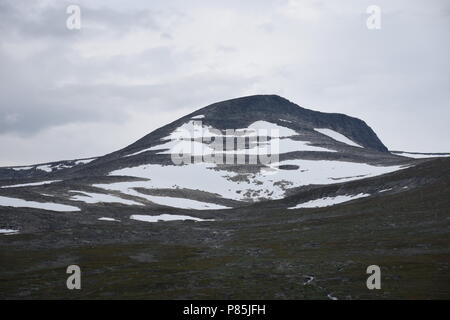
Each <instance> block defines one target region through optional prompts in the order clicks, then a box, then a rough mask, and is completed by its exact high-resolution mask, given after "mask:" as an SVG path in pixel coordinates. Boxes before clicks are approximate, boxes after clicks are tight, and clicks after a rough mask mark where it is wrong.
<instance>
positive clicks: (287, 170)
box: [0, 95, 450, 298]
mask: <svg viewBox="0 0 450 320" xmlns="http://www.w3.org/2000/svg"><path fill="white" fill-rule="evenodd" d="M413 156H414V157H413ZM445 156H446V154H419V153H405V152H401V151H395V152H394V151H393V152H390V151H389V150H388V149H387V148H386V146H385V145H384V144H383V143H382V142H381V141H380V139H379V138H378V137H377V135H376V134H375V132H374V131H373V130H372V129H371V128H370V127H369V126H368V125H367V124H366V123H365V122H363V121H362V120H359V119H356V118H353V117H350V116H347V115H343V114H335V113H332V114H331V113H322V112H317V111H313V110H308V109H305V108H302V107H300V106H298V105H296V104H294V103H292V102H290V101H288V100H286V99H284V98H282V97H279V96H275V95H257V96H250V97H243V98H238V99H232V100H227V101H223V102H218V103H214V104H212V105H209V106H206V107H203V108H201V109H198V110H197V111H195V112H193V113H191V114H188V115H186V116H184V117H182V118H180V119H177V120H175V121H174V122H172V123H169V124H167V125H165V126H163V127H161V128H159V129H157V130H155V131H153V132H151V133H149V134H148V135H146V136H144V137H143V138H141V139H139V140H138V141H136V142H134V143H132V144H130V145H129V146H127V147H125V148H123V149H121V150H118V151H115V152H113V153H110V154H107V155H104V156H100V157H95V158H89V159H76V160H66V161H58V162H52V163H46V164H36V165H30V166H25V167H5V168H0V234H4V235H8V236H2V235H0V242H1V245H2V247H3V248H5V250H4V255H5V259H2V260H5V261H9V262H8V263H6V264H4V265H3V266H2V267H1V268H0V280H1V279H3V278H5V279H8V282H7V283H8V284H11V287H8V288H5V289H4V290H3V289H2V290H0V292H2V293H1V294H3V295H5V297H21V296H24V297H32V296H33V295H35V294H36V295H37V296H38V297H43V296H44V297H61V296H66V295H67V293H65V292H63V291H59V289H54V290H53V289H49V287H47V285H43V284H42V283H41V282H40V280H39V279H40V278H39V277H37V276H36V277H34V276H33V275H31V274H30V272H29V271H26V270H35V269H37V270H41V273H40V274H42V276H43V277H44V278H45V279H46V282H45V283H47V284H48V285H49V286H51V284H52V283H53V284H54V283H57V282H58V281H60V280H59V279H57V278H55V275H54V273H52V270H53V269H54V267H55V266H58V267H62V266H64V265H65V264H72V263H80V264H82V265H84V266H88V267H89V268H90V269H89V270H92V273H88V275H87V276H88V277H90V279H91V280H90V281H91V282H90V284H89V286H91V287H90V288H91V291H89V290H87V291H85V292H89V293H86V296H84V297H100V296H101V295H102V294H105V295H111V294H115V296H120V297H127V294H129V297H150V298H151V297H153V298H161V297H166V298H192V297H194V298H198V297H202V298H216V297H223V296H221V292H222V291H220V290H218V291H217V290H216V289H213V288H222V289H224V288H227V292H229V296H228V297H230V298H239V297H242V294H243V293H242V292H244V291H245V290H244V291H239V286H237V287H236V281H238V279H239V278H240V277H241V278H242V279H241V280H242V281H243V283H245V285H246V286H247V287H248V288H251V290H250V289H249V290H250V291H249V296H248V297H253V298H256V297H258V296H257V295H255V292H261V287H260V286H259V284H258V283H259V282H260V281H261V279H263V278H262V276H261V275H264V278H265V281H266V285H267V286H264V288H266V289H265V290H266V291H264V292H266V294H267V297H268V298H283V297H288V298H300V297H304V298H326V297H327V296H328V295H332V296H339V297H340V298H341V297H345V296H346V295H347V296H348V295H349V293H348V292H347V291H346V286H345V285H344V286H340V285H337V284H336V283H335V282H333V281H331V280H330V281H328V280H327V279H334V278H339V279H341V278H342V279H352V281H353V280H354V281H358V280H357V279H359V278H360V277H361V276H360V273H358V272H360V271H357V270H359V269H355V268H363V267H364V266H366V267H367V265H366V264H367V263H369V264H374V263H380V264H381V263H384V264H385V265H386V266H387V267H388V268H392V269H389V270H391V271H390V272H391V273H390V275H391V276H392V278H390V279H391V280H387V281H388V282H389V281H391V283H392V284H393V285H394V286H395V285H396V282H395V281H394V280H395V279H396V278H395V277H396V276H399V272H400V274H401V276H406V275H408V274H409V275H411V274H413V275H414V276H415V275H416V272H417V270H419V269H420V270H422V269H423V268H426V269H427V270H429V272H434V273H435V272H437V270H439V269H440V268H447V267H448V261H449V260H448V248H449V247H450V246H449V243H448V241H442V240H440V239H442V237H445V236H444V235H445V234H448V228H447V227H446V226H448V221H449V217H448V212H450V210H449V209H450V203H449V201H448V199H450V197H448V195H449V191H448V190H449V186H448V182H449V181H450V161H449V160H450V159H448V158H445ZM435 157H444V158H435ZM164 221H170V222H164ZM151 222H153V223H151ZM436 235H442V236H436ZM411 244H414V247H410V246H411ZM393 248H394V249H395V250H394V249H393ZM397 249H398V250H397ZM333 250H334V251H333ZM429 254H434V255H435V261H434V262H433V264H432V265H431V266H426V267H423V266H422V265H421V263H425V262H424V261H425V260H427V255H429ZM371 255H373V256H376V259H372V258H371ZM393 255H395V256H396V259H397V261H400V262H399V263H400V265H401V266H402V267H401V268H403V269H401V268H400V269H401V270H400V269H395V268H396V264H395V261H394V260H395V259H393V258H392V256H393ZM412 256H413V258H411V257H412ZM43 257H44V258H43ZM92 257H97V259H99V261H101V262H102V263H103V264H96V263H95V262H94V261H93V260H92ZM408 257H409V260H408ZM43 259H44V260H45V261H46V262H44V260H43ZM377 259H378V260H377ZM411 259H412V260H413V261H414V263H416V264H417V265H420V267H418V268H416V267H415V265H414V263H413V264H411V263H410V264H408V262H411ZM372 260H373V261H372ZM96 261H97V260H96ZM179 261H185V262H186V263H183V265H182V266H181V267H180V266H179V264H177V263H179ZM323 261H329V262H328V263H323ZM380 261H381V262H380ZM427 261H428V260H427ZM445 261H447V262H445ZM13 265H14V266H15V267H12V266H13ZM318 265H319V266H318ZM17 266H19V267H17ZM129 267H130V268H133V270H135V273H132V274H137V275H138V278H139V279H141V278H145V279H146V281H147V283H149V284H151V285H149V286H150V287H149V289H148V290H149V291H142V290H143V289H142V287H140V286H139V285H137V283H136V279H137V278H134V277H133V276H132V275H124V274H123V273H120V276H119V277H122V276H123V280H121V281H119V282H117V281H114V277H116V275H117V276H118V274H113V275H111V277H109V275H108V274H110V273H108V272H110V271H111V270H120V272H126V270H129V269H128V268H129ZM11 268H18V269H16V271H14V272H12V271H11ZM108 268H112V269H108ZM147 268H150V269H152V270H153V269H155V268H156V270H159V271H158V272H157V273H158V276H156V275H155V277H153V275H151V274H148V273H146V271H145V270H147ZM336 268H337V269H339V270H344V271H343V272H344V274H342V273H340V272H337V271H336V270H335V269H336ZM364 268H365V267H364ZM421 268H422V269H421ZM394 269H395V270H396V271H392V270H394ZM108 270H109V271H108ZM176 270H178V271H176ZM361 270H363V269H361ZM399 270H400V271H399ZM105 272H106V274H105V276H104V278H103V277H99V276H98V275H99V274H103V273H105ZM361 272H362V274H364V272H365V269H364V270H363V271H361ZM401 272H403V273H401ZM405 272H406V273H405ZM268 275H270V276H268ZM22 276H23V277H24V278H23V279H28V280H27V281H28V282H27V283H25V282H23V281H25V280H22ZM158 277H161V278H158ZM186 277H188V278H189V279H192V281H191V282H189V284H183V285H182V284H181V282H180V281H181V280H180V279H186ZM311 277H313V278H314V279H316V280H314V281H313V280H311V279H312V278H311ZM304 278H306V279H310V280H311V281H312V283H311V286H309V282H308V285H307V286H303V285H302V286H301V288H297V287H296V288H297V289H286V288H291V285H290V284H289V283H290V282H289V281H290V280H289V279H291V280H292V279H293V281H295V282H297V283H302V282H303V281H304ZM214 279H219V280H217V281H216V280H214ZM393 279H394V280H393ZM402 279H403V278H402ZM446 279H447V278H445V274H442V275H439V276H436V280H433V281H432V282H431V284H430V283H429V282H425V283H424V284H423V285H420V286H418V287H414V288H413V289H411V288H409V289H408V288H406V289H398V286H397V287H396V288H397V289H395V290H394V289H391V290H390V293H388V295H389V296H390V297H397V298H398V297H400V298H402V297H403V298H405V297H409V295H410V294H415V293H420V292H424V290H428V292H430V290H431V291H432V295H434V296H436V297H447V298H448V297H449V292H448V290H443V291H442V290H440V289H439V288H440V285H439V283H442V282H443V283H445V281H446ZM288 280H289V281H288ZM110 281H112V282H113V283H117V286H118V287H115V285H113V284H111V287H110V284H109V283H110ZM160 281H162V282H160ZM308 281H309V280H308ZM318 281H322V282H321V283H320V284H319V282H318ZM405 281H406V280H405ZM5 283H6V282H5ZM29 283H34V285H35V286H36V287H39V288H40V289H39V290H38V291H37V292H29V293H26V292H27V291H26V290H24V289H22V288H23V287H24V286H25V285H28V284H29ZM161 283H166V284H167V288H169V289H170V288H179V290H175V291H173V292H171V291H170V290H164V288H166V287H165V285H160V284H161ZM279 285H282V286H283V288H285V289H283V290H282V289H280V288H279ZM96 286H97V287H98V288H102V289H98V290H99V291H96V289H95V288H96ZM348 286H349V287H351V288H352V290H354V293H352V296H351V298H353V297H364V298H370V295H368V293H367V292H366V291H367V290H366V291H364V288H362V286H361V285H358V284H357V282H355V283H353V282H350V283H349V285H348ZM123 287H125V288H127V289H129V291H126V290H125V291H123V290H122V288H123ZM432 288H436V289H432ZM46 290H47V291H46ZM114 292H115V293H114ZM117 292H120V293H117ZM124 292H128V293H127V294H125V293H124ZM205 292H209V293H205ZM39 293H40V294H41V295H39ZM1 294H0V295H1ZM374 296H375V297H381V296H382V293H374Z"/></svg>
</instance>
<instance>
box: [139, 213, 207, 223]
mask: <svg viewBox="0 0 450 320" xmlns="http://www.w3.org/2000/svg"><path fill="white" fill-rule="evenodd" d="M130 219H133V220H138V221H145V222H158V221H177V220H178V221H179V220H182V221H184V220H194V221H214V220H213V219H200V218H195V217H190V216H180V215H175V214H160V215H158V216H149V215H140V214H133V215H131V216H130Z"/></svg>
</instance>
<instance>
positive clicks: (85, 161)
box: [75, 158, 97, 165]
mask: <svg viewBox="0 0 450 320" xmlns="http://www.w3.org/2000/svg"><path fill="white" fill-rule="evenodd" d="M95 159H97V158H89V159H82V160H77V161H75V165H79V164H87V163H89V162H92V161H94V160H95Z"/></svg>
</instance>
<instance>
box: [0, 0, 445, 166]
mask: <svg viewBox="0 0 450 320" xmlns="http://www.w3.org/2000/svg"><path fill="white" fill-rule="evenodd" d="M71 4H76V5H79V7H80V9H81V29H80V30H70V29H68V28H67V26H66V20H67V19H68V17H69V14H67V13H66V9H67V6H69V5H71ZM369 5H377V6H379V7H380V8H381V29H379V30H370V29H368V28H367V26H366V20H367V18H368V17H369V14H367V13H366V9H367V7H368V6H369ZM449 30H450V2H449V1H446V0H443V1H439V0H435V1H423V0H422V1H411V0H407V1H406V0H405V1H402V0H398V1H392V0H390V1H381V0H370V1H365V0H354V1H352V0H343V1H332V0H329V1H318V0H317V1H315V0H298V1H296V0H272V1H263V0H246V1H242V0H240V1H234V0H227V1H213V0H204V1H195V0H193V1H192V0H190V1H181V0H180V1H176V0H173V1H170V0H169V1H166V0H165V1H162V0H161V1H158V0H153V1H132V0H129V1H118V0H117V1H113V0H104V1H92V0H89V1H78V2H70V1H69V2H66V1H61V0H58V1H56V0H55V1H48V0H45V1H44V0H42V1H21V0H0V32H1V37H0V150H1V151H0V165H4V166H6V165H22V164H23V165H25V164H31V163H38V162H47V161H52V160H60V159H71V158H81V157H90V156H96V155H102V154H105V153H108V152H112V151H114V150H116V149H118V148H122V147H124V146H126V145H128V144H130V143H132V142H134V141H135V140H136V139H138V138H140V137H142V136H143V135H145V134H147V133H149V132H150V131H152V130H154V129H156V128H157V127H159V126H162V125H164V124H166V123H168V122H170V121H172V120H175V119H176V118H178V117H180V116H182V115H184V114H187V113H189V112H192V111H194V110H195V109H198V108H200V107H203V106H205V105H208V104H210V103H213V102H217V101H220V100H226V99H230V98H235V97H239V96H245V95H252V94H279V95H281V96H284V97H285V98H287V99H289V100H291V101H293V102H295V103H297V104H299V105H301V106H303V107H306V108H311V109H315V110H320V111H324V112H339V113H346V114H348V115H352V116H355V117H359V118H361V119H363V120H365V121H366V122H367V123H368V124H369V125H370V126H371V127H372V128H373V129H374V130H375V131H376V133H377V134H378V136H379V137H380V138H381V140H382V141H383V142H384V143H385V144H386V145H387V146H388V148H390V149H393V150H408V151H423V152H439V151H440V152H445V151H450V125H449V119H450V105H449V103H450V87H449V85H450V79H449V77H450V65H449V60H450V59H449V57H450V52H449V51H450V42H449V41H448V39H449Z"/></svg>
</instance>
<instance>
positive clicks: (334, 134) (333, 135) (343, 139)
mask: <svg viewBox="0 0 450 320" xmlns="http://www.w3.org/2000/svg"><path fill="white" fill-rule="evenodd" d="M314 130H315V131H317V132H319V133H321V134H324V135H326V136H328V137H330V138H331V139H333V140H336V141H339V142H342V143H345V144H348V145H349V146H353V147H359V148H363V147H362V146H360V145H359V144H357V143H356V142H354V141H352V140H350V139H349V138H347V137H346V136H344V135H343V134H341V133H339V132H336V131H334V130H331V129H326V128H323V129H314Z"/></svg>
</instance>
